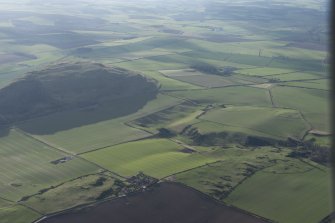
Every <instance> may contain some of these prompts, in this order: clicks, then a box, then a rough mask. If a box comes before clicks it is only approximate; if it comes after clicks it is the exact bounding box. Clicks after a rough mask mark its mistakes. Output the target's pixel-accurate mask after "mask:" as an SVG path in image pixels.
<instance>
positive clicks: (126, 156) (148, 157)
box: [82, 139, 218, 178]
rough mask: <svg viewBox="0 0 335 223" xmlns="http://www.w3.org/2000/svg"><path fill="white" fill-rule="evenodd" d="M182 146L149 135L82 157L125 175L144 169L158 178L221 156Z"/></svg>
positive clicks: (209, 161) (143, 170)
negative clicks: (196, 151) (194, 151)
mask: <svg viewBox="0 0 335 223" xmlns="http://www.w3.org/2000/svg"><path fill="white" fill-rule="evenodd" d="M182 149H183V147H182V146H181V145H178V144H176V143H174V142H172V141H170V140H167V139H148V140H143V141H136V142H130V143H125V144H121V145H117V146H113V147H108V148H106V149H101V150H98V151H94V152H90V153H86V154H83V155H82V157H84V158H85V159H88V160H90V161H93V162H95V163H98V164H99V165H101V166H103V167H105V168H107V169H109V170H111V171H114V172H116V173H118V174H121V175H123V176H132V175H135V174H136V173H138V172H139V171H142V172H144V173H145V174H148V175H150V176H153V177H156V178H163V177H166V176H169V175H171V174H174V173H178V172H181V171H185V170H188V169H192V168H195V167H197V166H201V165H205V164H206V163H211V162H214V161H216V160H218V158H217V157H214V156H206V155H201V154H199V153H186V152H183V151H182Z"/></svg>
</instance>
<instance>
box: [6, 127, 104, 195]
mask: <svg viewBox="0 0 335 223" xmlns="http://www.w3.org/2000/svg"><path fill="white" fill-rule="evenodd" d="M0 154H1V156H0V163H1V165H0V189H1V191H2V197H4V198H7V199H10V200H15V201H17V200H20V199H21V198H22V197H24V196H27V195H32V194H34V193H37V192H38V191H39V190H41V189H45V188H49V187H50V186H52V185H57V184H59V183H62V182H64V181H67V180H70V179H72V178H75V177H79V176H81V175H84V174H88V173H94V172H97V171H99V168H98V167H97V166H95V165H93V164H91V163H89V162H86V161H84V160H81V159H78V158H73V159H72V160H69V161H67V162H65V163H60V164H57V165H55V164H52V163H51V161H54V160H57V159H60V158H63V157H65V156H68V155H67V154H65V153H63V152H60V151H57V150H55V149H53V148H50V147H49V146H47V145H45V144H43V143H41V142H39V141H37V140H35V139H33V138H31V137H28V136H25V135H24V134H22V133H20V132H18V131H17V130H9V132H8V135H3V136H2V137H1V138H0Z"/></svg>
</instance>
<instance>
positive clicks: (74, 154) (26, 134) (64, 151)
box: [14, 128, 126, 179]
mask: <svg viewBox="0 0 335 223" xmlns="http://www.w3.org/2000/svg"><path fill="white" fill-rule="evenodd" d="M14 129H15V130H17V128H14ZM19 132H20V133H22V134H24V135H25V136H27V137H30V138H31V139H33V140H35V141H38V142H40V143H42V144H44V145H46V146H48V147H50V148H52V149H55V150H57V151H60V152H62V153H65V154H67V155H70V156H74V157H76V158H77V159H80V160H83V161H85V162H88V163H90V164H93V165H94V166H97V167H99V168H100V169H103V170H105V171H107V172H110V173H112V174H115V175H116V176H118V177H121V178H123V179H126V178H125V177H123V176H121V175H119V174H118V173H115V172H113V171H111V170H108V169H106V168H104V167H103V166H101V165H99V164H97V163H95V162H92V161H90V160H87V159H85V158H83V157H81V156H79V155H78V154H76V153H71V152H67V151H66V150H62V149H60V148H58V147H55V146H53V145H50V144H48V143H47V142H45V141H41V140H39V139H38V138H35V137H34V136H33V135H30V134H29V133H26V132H24V131H22V130H19Z"/></svg>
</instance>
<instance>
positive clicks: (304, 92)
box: [272, 87, 330, 131]
mask: <svg viewBox="0 0 335 223" xmlns="http://www.w3.org/2000/svg"><path fill="white" fill-rule="evenodd" d="M272 94H273V99H274V103H275V104H276V105H277V106H280V107H286V108H292V109H297V110H299V111H300V112H301V113H303V114H304V116H305V117H306V119H307V120H308V121H309V122H310V123H311V124H312V127H313V128H315V129H318V130H321V131H329V129H330V116H329V112H330V110H329V103H328V102H329V97H330V95H329V92H326V91H321V90H315V89H303V88H294V87H275V88H273V89H272Z"/></svg>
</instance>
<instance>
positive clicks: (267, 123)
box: [200, 106, 308, 138]
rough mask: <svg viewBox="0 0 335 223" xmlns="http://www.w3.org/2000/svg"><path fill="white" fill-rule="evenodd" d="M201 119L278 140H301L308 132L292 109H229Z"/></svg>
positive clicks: (214, 111)
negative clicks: (267, 135)
mask: <svg viewBox="0 0 335 223" xmlns="http://www.w3.org/2000/svg"><path fill="white" fill-rule="evenodd" d="M200 119H202V120H206V121H211V122H214V123H219V124H223V125H227V126H233V127H240V128H245V129H249V130H255V131H256V132H262V133H264V134H270V135H272V136H274V137H276V138H277V137H278V138H287V137H294V138H301V137H302V136H303V135H304V133H305V132H306V131H307V130H308V125H307V123H305V122H304V120H303V118H302V117H301V114H300V113H299V112H298V111H295V110H292V109H277V108H266V107H251V106H242V107H227V108H222V109H215V110H211V111H209V112H207V113H206V114H205V115H204V116H202V117H201V118H200Z"/></svg>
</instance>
